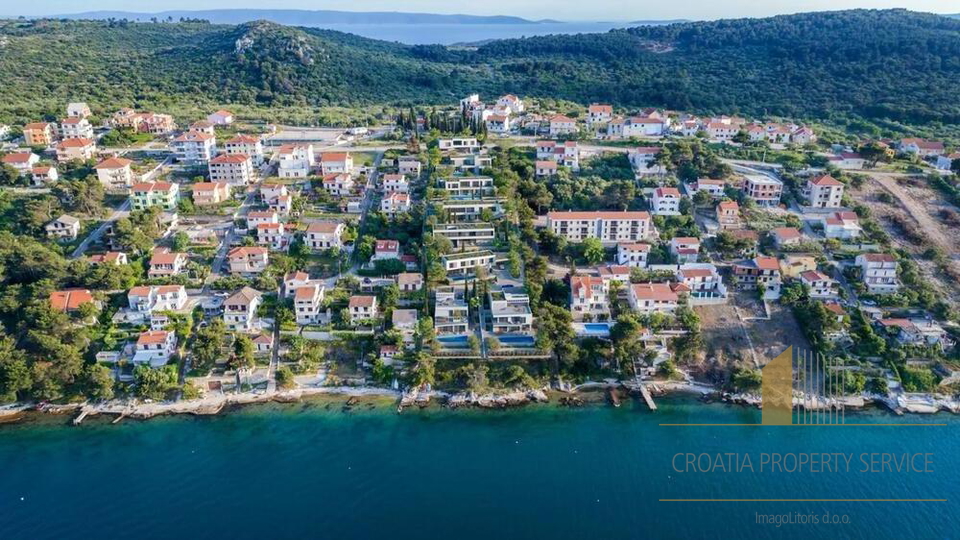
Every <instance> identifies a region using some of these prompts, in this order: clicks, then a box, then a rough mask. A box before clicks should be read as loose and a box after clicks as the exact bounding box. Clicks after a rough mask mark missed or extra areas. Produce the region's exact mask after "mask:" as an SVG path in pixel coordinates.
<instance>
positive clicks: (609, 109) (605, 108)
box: [587, 103, 613, 125]
mask: <svg viewBox="0 0 960 540" xmlns="http://www.w3.org/2000/svg"><path fill="white" fill-rule="evenodd" d="M611 118H613V106H612V105H601V104H599V103H594V104H593V105H590V106H589V107H587V124H590V125H593V124H602V123H605V122H609V121H610V119H611Z"/></svg>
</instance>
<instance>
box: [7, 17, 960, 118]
mask: <svg viewBox="0 0 960 540" xmlns="http://www.w3.org/2000/svg"><path fill="white" fill-rule="evenodd" d="M0 81H3V87H4V99H3V100H0V122H22V121H24V120H27V119H30V118H36V117H37V116H38V115H40V114H42V113H45V112H47V113H50V114H57V113H59V111H61V109H62V107H63V103H64V102H66V101H74V100H80V99H84V100H87V101H90V102H91V103H92V104H95V105H96V106H98V107H102V108H104V109H106V110H112V109H114V108H117V107H120V106H130V105H136V106H141V107H144V106H149V107H156V108H160V109H167V110H176V107H177V105H178V104H188V105H190V106H198V105H199V106H208V105H216V104H229V103H234V104H246V105H251V106H272V107H301V106H328V105H345V106H351V105H367V104H377V103H402V104H413V103H424V104H436V103H452V102H455V101H456V100H457V99H459V98H460V97H461V96H462V95H464V94H467V93H472V92H480V93H481V94H482V95H484V96H488V97H489V96H491V95H499V94H501V93H506V92H510V93H514V94H518V95H526V96H543V97H555V98H559V99H567V100H573V101H578V102H581V103H589V102H594V101H599V102H610V103H615V104H617V105H619V106H624V107H635V108H639V107H645V106H659V107H667V108H672V109H677V110H687V111H693V112H699V113H703V114H710V113H727V114H731V113H742V114H749V115H766V114H770V115H780V116H788V117H794V118H798V119H816V118H821V119H826V118H857V119H868V120H873V121H885V120H895V121H900V122H905V123H911V124H933V123H941V124H951V125H956V124H960V101H958V100H957V88H960V20H956V19H950V18H947V17H942V16H939V15H933V14H924V13H915V12H909V11H905V10H882V11H878V10H853V11H840V12H825V13H804V14H798V15H785V16H779V17H771V18H765V19H738V20H722V21H712V22H690V23H682V24H671V25H660V26H642V27H635V28H630V29H627V30H613V31H610V32H606V33H601V34H577V35H551V36H541V37H532V38H525V39H510V40H501V41H494V42H491V43H487V44H484V45H481V46H479V47H476V48H463V49H456V48H448V47H443V46H439V45H419V46H408V45H401V44H398V43H390V42H385V41H378V40H373V39H367V38H362V37H359V36H356V35H352V34H346V33H342V32H335V31H331V30H321V29H317V28H301V27H290V26H281V25H278V24H274V23H270V22H265V21H258V22H252V23H244V24H241V25H223V24H204V23H197V22H189V23H163V24H152V23H132V22H123V21H112V22H107V21H61V20H32V21H31V20H27V21H21V20H7V21H0Z"/></svg>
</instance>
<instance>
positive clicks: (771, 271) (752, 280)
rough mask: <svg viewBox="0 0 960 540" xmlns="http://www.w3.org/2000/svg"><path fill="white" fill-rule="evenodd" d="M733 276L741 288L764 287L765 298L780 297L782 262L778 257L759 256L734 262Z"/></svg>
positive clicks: (774, 298)
mask: <svg viewBox="0 0 960 540" xmlns="http://www.w3.org/2000/svg"><path fill="white" fill-rule="evenodd" d="M733 277H734V281H735V282H736V283H737V286H738V287H740V288H741V289H756V288H758V287H762V288H763V291H764V298H765V299H767V300H776V299H777V298H780V282H781V277H780V262H779V261H777V258H776V257H766V256H757V257H754V258H753V259H750V260H747V261H741V262H738V263H734V265H733Z"/></svg>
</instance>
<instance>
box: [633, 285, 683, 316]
mask: <svg viewBox="0 0 960 540" xmlns="http://www.w3.org/2000/svg"><path fill="white" fill-rule="evenodd" d="M627 298H628V299H629V301H630V307H631V308H632V309H634V310H636V311H640V312H642V313H651V312H655V311H657V312H672V311H674V310H676V309H677V307H678V303H679V301H680V297H679V296H678V295H677V293H676V292H675V291H674V289H673V288H671V287H670V285H669V284H667V283H638V284H634V285H631V286H630V288H629V294H628V295H627Z"/></svg>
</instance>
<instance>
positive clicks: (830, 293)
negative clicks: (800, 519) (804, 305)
mask: <svg viewBox="0 0 960 540" xmlns="http://www.w3.org/2000/svg"><path fill="white" fill-rule="evenodd" d="M800 283H803V284H804V285H806V286H807V287H809V288H810V298H836V297H837V282H836V281H834V280H833V279H832V278H830V276H828V275H826V274H824V273H823V272H819V271H817V270H809V271H807V272H803V273H801V274H800Z"/></svg>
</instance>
